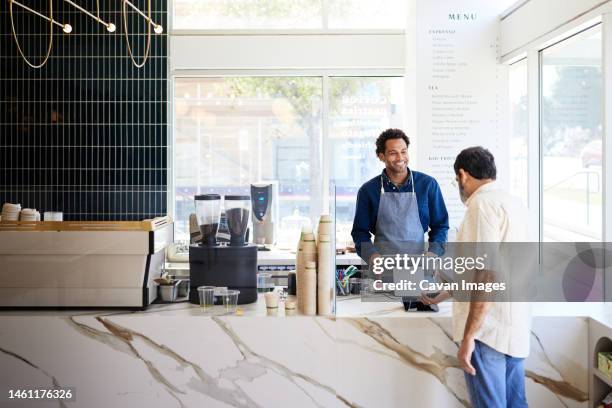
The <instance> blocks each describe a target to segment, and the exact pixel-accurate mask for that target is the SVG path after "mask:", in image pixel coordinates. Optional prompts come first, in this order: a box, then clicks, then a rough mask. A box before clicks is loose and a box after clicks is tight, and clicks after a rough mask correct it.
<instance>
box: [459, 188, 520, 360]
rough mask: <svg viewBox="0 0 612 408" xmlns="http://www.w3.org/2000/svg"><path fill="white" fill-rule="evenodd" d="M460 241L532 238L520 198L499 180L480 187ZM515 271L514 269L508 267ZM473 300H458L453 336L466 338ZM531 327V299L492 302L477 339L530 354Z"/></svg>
mask: <svg viewBox="0 0 612 408" xmlns="http://www.w3.org/2000/svg"><path fill="white" fill-rule="evenodd" d="M466 207H467V209H466V212H465V216H464V218H463V222H462V223H461V226H460V227H459V230H458V231H457V241H458V242H528V241H529V231H528V217H527V211H526V209H525V207H524V206H523V205H522V203H521V202H520V200H518V199H517V198H515V197H513V196H511V195H509V194H508V193H506V192H505V191H504V190H502V189H500V188H499V187H498V186H497V185H496V183H495V182H492V183H488V184H485V185H483V186H481V187H480V188H478V190H476V191H475V192H474V193H473V194H472V195H471V196H470V198H469V199H468V200H467V201H466ZM504 272H506V273H512V271H504ZM469 310H470V304H469V303H468V302H454V304H453V337H454V340H455V341H461V340H462V339H463V332H464V329H465V323H466V321H467V317H468V313H469ZM530 330H531V307H530V304H529V303H519V302H512V303H511V302H492V306H491V308H490V309H489V312H488V313H487V316H486V317H485V320H484V322H483V324H482V327H481V328H480V330H479V331H478V333H477V334H476V339H477V340H480V341H481V342H483V343H485V344H487V345H488V346H490V347H492V348H494V349H495V350H497V351H499V352H501V353H504V354H507V355H510V356H513V357H527V355H528V354H529V338H530Z"/></svg>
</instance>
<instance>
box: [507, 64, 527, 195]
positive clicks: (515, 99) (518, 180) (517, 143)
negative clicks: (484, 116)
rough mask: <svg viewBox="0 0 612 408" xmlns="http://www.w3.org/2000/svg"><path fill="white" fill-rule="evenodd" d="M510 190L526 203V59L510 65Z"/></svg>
mask: <svg viewBox="0 0 612 408" xmlns="http://www.w3.org/2000/svg"><path fill="white" fill-rule="evenodd" d="M508 91H509V97H510V192H511V193H512V194H513V195H515V196H516V197H519V198H520V199H521V200H522V201H523V204H525V206H527V205H528V191H529V177H528V173H527V171H528V167H527V163H528V162H527V160H528V156H527V149H528V144H527V141H528V139H527V134H528V133H527V131H528V125H529V124H528V121H527V60H526V59H523V60H521V61H519V62H516V63H514V64H512V65H511V66H510V69H509V72H508Z"/></svg>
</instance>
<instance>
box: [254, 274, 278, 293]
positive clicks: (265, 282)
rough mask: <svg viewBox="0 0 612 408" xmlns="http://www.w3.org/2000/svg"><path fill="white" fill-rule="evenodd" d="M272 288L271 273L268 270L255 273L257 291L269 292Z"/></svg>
mask: <svg viewBox="0 0 612 408" xmlns="http://www.w3.org/2000/svg"><path fill="white" fill-rule="evenodd" d="M273 289H274V284H273V283H272V274H271V273H269V272H259V273H258V274H257V292H260V293H261V292H270V291H272V290H273Z"/></svg>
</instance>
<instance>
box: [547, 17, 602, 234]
mask: <svg viewBox="0 0 612 408" xmlns="http://www.w3.org/2000/svg"><path fill="white" fill-rule="evenodd" d="M541 58H542V90H541V92H542V106H541V110H542V123H541V135H542V136H541V137H542V161H543V163H542V164H543V174H542V177H543V191H544V194H543V217H544V219H543V223H544V228H543V229H544V239H545V240H548V241H550V240H553V241H574V242H581V241H599V240H601V239H602V225H603V224H602V215H603V211H602V171H601V170H602V162H603V157H602V133H603V128H602V105H603V103H602V95H603V94H602V91H603V79H602V65H601V27H600V26H597V27H594V28H592V29H589V30H587V31H584V32H582V33H580V34H578V35H575V36H573V37H571V38H569V39H567V40H565V41H563V42H561V43H558V44H556V45H554V46H551V47H549V48H547V49H545V50H544V51H542V53H541Z"/></svg>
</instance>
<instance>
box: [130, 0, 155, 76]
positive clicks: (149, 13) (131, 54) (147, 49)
mask: <svg viewBox="0 0 612 408" xmlns="http://www.w3.org/2000/svg"><path fill="white" fill-rule="evenodd" d="M122 1H123V5H122V7H121V14H122V15H123V33H124V34H125V43H126V45H127V49H128V54H130V58H131V60H132V63H133V64H134V66H136V68H142V67H143V66H144V64H145V63H146V62H147V59H148V58H149V51H150V49H151V26H153V30H154V31H155V33H156V34H161V33H163V32H164V28H163V27H162V26H161V25H159V24H157V23H155V22H154V21H153V20H152V19H151V0H148V1H147V4H148V12H147V14H148V15H145V14H144V13H143V12H142V11H140V9H139V8H138V7H136V6H135V5H134V4H132V2H131V1H130V0H122ZM127 6H130V7H131V8H132V9H134V11H136V12H137V13H138V14H140V15H141V16H142V17H143V18H144V19H145V20H146V21H147V45H146V47H145V54H144V56H143V57H142V58H143V59H142V62H141V63H138V62H136V59H135V58H134V53H133V52H132V45H131V44H130V39H129V35H128V24H127Z"/></svg>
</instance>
